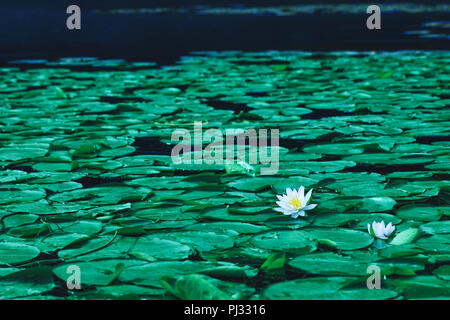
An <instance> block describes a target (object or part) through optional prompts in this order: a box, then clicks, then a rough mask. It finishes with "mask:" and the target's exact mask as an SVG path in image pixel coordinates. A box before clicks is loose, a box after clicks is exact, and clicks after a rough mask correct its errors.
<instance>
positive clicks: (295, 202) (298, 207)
mask: <svg viewBox="0 0 450 320" xmlns="http://www.w3.org/2000/svg"><path fill="white" fill-rule="evenodd" d="M311 194H312V189H311V190H309V192H308V193H307V194H306V196H305V188H304V187H303V186H301V187H300V188H299V189H298V190H295V189H294V190H292V189H291V188H287V189H286V194H283V195H282V196H280V195H277V198H278V200H280V201H277V205H279V206H280V207H279V208H275V210H276V211H278V212H282V213H283V214H285V215H288V216H291V217H292V218H294V219H295V218H297V217H298V216H302V217H304V216H305V214H306V213H305V211H306V210H312V209H314V208H315V207H317V204H308V203H309V200H311Z"/></svg>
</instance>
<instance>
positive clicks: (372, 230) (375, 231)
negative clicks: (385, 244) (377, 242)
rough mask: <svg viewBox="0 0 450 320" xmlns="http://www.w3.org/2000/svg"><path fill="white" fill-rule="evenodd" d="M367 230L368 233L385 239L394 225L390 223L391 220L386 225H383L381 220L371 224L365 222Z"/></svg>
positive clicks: (391, 231) (392, 230)
mask: <svg viewBox="0 0 450 320" xmlns="http://www.w3.org/2000/svg"><path fill="white" fill-rule="evenodd" d="M367 230H368V231H369V234H371V235H372V236H373V237H375V238H378V239H383V240H385V239H387V238H389V236H390V235H391V234H392V233H393V232H394V230H395V226H393V225H392V223H391V222H389V224H388V225H387V226H385V225H384V221H381V222H375V221H374V222H373V223H372V226H371V225H370V223H369V224H367Z"/></svg>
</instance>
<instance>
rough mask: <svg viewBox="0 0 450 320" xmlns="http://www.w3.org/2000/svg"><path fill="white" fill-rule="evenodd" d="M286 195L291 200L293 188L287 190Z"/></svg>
mask: <svg viewBox="0 0 450 320" xmlns="http://www.w3.org/2000/svg"><path fill="white" fill-rule="evenodd" d="M286 195H287V197H288V198H289V199H290V198H291V197H292V189H291V188H286Z"/></svg>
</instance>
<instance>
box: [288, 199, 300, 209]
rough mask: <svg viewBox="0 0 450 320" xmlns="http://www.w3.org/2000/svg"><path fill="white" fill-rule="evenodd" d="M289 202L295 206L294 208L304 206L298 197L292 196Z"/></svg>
mask: <svg viewBox="0 0 450 320" xmlns="http://www.w3.org/2000/svg"><path fill="white" fill-rule="evenodd" d="M289 204H290V205H291V206H293V207H294V209H298V208H300V207H301V206H302V204H301V202H300V200H299V199H298V198H291V200H289Z"/></svg>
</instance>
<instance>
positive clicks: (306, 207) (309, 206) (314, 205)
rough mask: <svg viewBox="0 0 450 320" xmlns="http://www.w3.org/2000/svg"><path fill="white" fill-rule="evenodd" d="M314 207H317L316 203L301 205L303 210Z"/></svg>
mask: <svg viewBox="0 0 450 320" xmlns="http://www.w3.org/2000/svg"><path fill="white" fill-rule="evenodd" d="M315 207H317V204H309V205H307V206H305V207H303V210H312V209H314V208H315Z"/></svg>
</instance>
